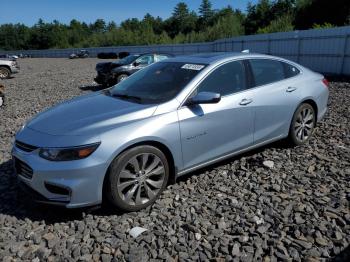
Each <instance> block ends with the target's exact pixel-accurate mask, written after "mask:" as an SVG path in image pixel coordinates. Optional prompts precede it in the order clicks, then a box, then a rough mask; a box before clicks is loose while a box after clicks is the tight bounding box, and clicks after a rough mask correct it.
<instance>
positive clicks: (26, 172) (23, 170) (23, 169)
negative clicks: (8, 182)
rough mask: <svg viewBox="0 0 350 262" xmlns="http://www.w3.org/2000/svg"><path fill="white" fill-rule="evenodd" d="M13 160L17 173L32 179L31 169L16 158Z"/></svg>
mask: <svg viewBox="0 0 350 262" xmlns="http://www.w3.org/2000/svg"><path fill="white" fill-rule="evenodd" d="M14 161H15V169H16V173H17V175H20V176H23V177H25V178H27V179H32V177H33V169H32V168H31V167H30V166H29V165H27V164H26V163H24V162H23V161H21V160H19V159H18V158H14Z"/></svg>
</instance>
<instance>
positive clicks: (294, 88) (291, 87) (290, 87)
mask: <svg viewBox="0 0 350 262" xmlns="http://www.w3.org/2000/svg"><path fill="white" fill-rule="evenodd" d="M295 90H297V88H296V87H294V86H289V87H288V88H287V89H286V92H288V93H290V92H293V91H295Z"/></svg>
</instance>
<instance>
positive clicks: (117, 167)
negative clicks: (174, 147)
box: [106, 146, 169, 211]
mask: <svg viewBox="0 0 350 262" xmlns="http://www.w3.org/2000/svg"><path fill="white" fill-rule="evenodd" d="M168 178H169V164H168V161H167V159H166V157H165V155H164V154H163V152H162V151H160V150H159V149H158V148H155V147H152V146H138V147H135V148H132V149H129V150H127V151H125V152H124V153H122V154H121V155H120V156H118V157H117V158H116V159H115V160H114V161H113V163H112V164H111V167H110V171H109V174H108V180H107V184H106V194H107V198H108V199H109V200H110V202H111V203H112V204H113V205H114V206H116V207H117V208H118V209H121V210H124V211H137V210H140V209H143V208H145V207H147V206H149V205H151V204H153V203H154V202H155V201H156V199H157V198H158V197H159V195H160V194H161V193H162V191H163V190H164V188H165V187H166V185H167V182H168Z"/></svg>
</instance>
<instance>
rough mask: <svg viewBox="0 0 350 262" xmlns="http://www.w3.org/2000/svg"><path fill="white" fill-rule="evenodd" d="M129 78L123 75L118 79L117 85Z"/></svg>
mask: <svg viewBox="0 0 350 262" xmlns="http://www.w3.org/2000/svg"><path fill="white" fill-rule="evenodd" d="M127 78H128V75H127V74H121V75H119V76H118V77H117V83H120V82H121V81H124V80H125V79H127Z"/></svg>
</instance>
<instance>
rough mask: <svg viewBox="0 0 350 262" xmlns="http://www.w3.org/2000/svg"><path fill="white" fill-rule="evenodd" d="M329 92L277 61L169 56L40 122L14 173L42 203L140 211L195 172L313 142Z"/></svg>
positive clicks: (25, 138) (27, 131)
mask: <svg viewBox="0 0 350 262" xmlns="http://www.w3.org/2000/svg"><path fill="white" fill-rule="evenodd" d="M328 94H329V91H328V82H327V80H325V79H324V77H323V76H322V75H320V74H318V73H315V72H312V71H311V70H309V69H307V68H305V67H303V66H301V65H298V64H296V63H294V62H291V61H288V60H285V59H282V58H278V57H273V56H266V55H260V54H252V53H250V54H249V53H210V54H196V55H189V56H182V57H176V58H170V59H166V60H164V61H162V62H158V63H155V64H153V65H150V66H148V67H146V68H144V69H142V70H140V71H139V72H137V73H135V74H133V75H132V76H130V77H129V78H127V79H126V80H125V81H123V82H120V83H119V84H118V85H116V86H114V87H112V88H110V89H107V90H104V91H101V92H99V93H92V94H88V95H85V96H81V97H78V98H75V99H73V100H70V101H67V102H64V103H62V104H59V105H57V106H55V107H53V108H51V109H49V110H47V111H45V112H43V113H40V114H39V115H37V116H36V117H35V118H33V119H32V120H31V121H29V122H28V123H26V124H25V125H24V126H23V127H22V128H21V130H19V131H18V132H17V134H16V137H15V142H14V147H13V150H12V154H13V159H14V164H15V169H16V173H17V174H18V177H19V179H20V180H21V181H22V182H23V183H22V184H23V185H24V187H25V188H27V189H28V190H29V191H30V192H31V193H33V195H34V196H35V198H36V200H38V201H41V202H48V203H52V204H59V205H64V206H65V207H68V208H75V207H83V206H91V205H98V204H100V203H101V202H102V200H103V199H107V200H109V201H110V202H111V204H113V205H114V206H115V207H116V208H118V209H121V210H125V211H136V210H140V209H142V208H145V207H147V206H149V205H151V204H152V203H153V202H154V201H155V200H156V199H157V198H158V197H159V195H160V194H161V192H162V190H163V189H164V188H165V187H166V185H167V183H168V182H169V181H175V180H176V178H178V177H179V176H181V175H183V174H186V173H189V172H191V171H193V170H195V169H198V168H201V167H204V166H206V165H209V164H212V163H214V162H217V161H220V160H223V159H225V158H229V157H232V156H234V155H237V154H240V153H242V152H245V151H248V150H251V149H253V148H256V147H260V146H262V145H265V144H268V143H271V142H273V141H276V140H280V139H288V140H289V141H290V142H291V144H294V145H301V144H304V143H306V142H307V141H308V140H309V139H310V138H311V136H312V134H313V131H314V128H315V126H316V124H317V122H318V121H320V120H321V119H322V118H323V116H324V115H325V113H326V110H327V101H328ZM104 196H105V197H106V198H104Z"/></svg>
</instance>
